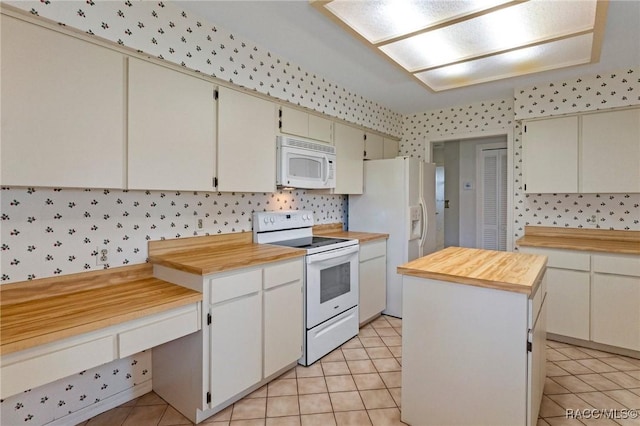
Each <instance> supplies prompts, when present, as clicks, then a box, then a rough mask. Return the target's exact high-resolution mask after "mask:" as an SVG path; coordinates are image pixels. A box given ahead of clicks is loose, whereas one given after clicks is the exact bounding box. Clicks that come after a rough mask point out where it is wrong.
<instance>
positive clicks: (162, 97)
mask: <svg viewBox="0 0 640 426" xmlns="http://www.w3.org/2000/svg"><path fill="white" fill-rule="evenodd" d="M214 89H215V88H214V86H213V84H212V83H211V82H208V81H205V80H201V79H199V78H196V77H193V76H190V75H187V74H184V73H181V72H178V71H174V70H171V69H169V68H165V67H161V66H159V65H155V64H152V63H150V62H145V61H142V60H139V59H135V58H130V59H129V123H128V125H129V145H128V154H129V156H128V171H129V173H128V182H129V184H128V187H129V188H130V189H156V190H163V189H164V190H192V191H213V190H214V187H213V177H214V176H215V163H216V158H215V147H216V140H215V133H216V129H215V126H216V111H215V110H216V104H215V100H214Z"/></svg>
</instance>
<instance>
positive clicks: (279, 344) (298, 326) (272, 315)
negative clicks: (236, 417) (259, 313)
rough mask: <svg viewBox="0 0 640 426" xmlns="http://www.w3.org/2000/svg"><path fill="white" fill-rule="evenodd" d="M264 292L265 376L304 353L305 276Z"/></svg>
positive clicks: (294, 360)
mask: <svg viewBox="0 0 640 426" xmlns="http://www.w3.org/2000/svg"><path fill="white" fill-rule="evenodd" d="M300 278H301V279H300V280H298V281H294V282H292V283H289V284H285V285H281V286H279V287H275V288H271V289H269V290H265V292H264V377H265V378H266V377H269V376H271V375H272V374H274V373H276V372H277V371H279V370H281V369H283V368H284V367H286V366H287V365H289V364H291V363H293V362H296V361H297V360H298V359H299V358H300V357H301V356H302V336H303V330H302V325H303V323H304V319H303V316H302V276H300Z"/></svg>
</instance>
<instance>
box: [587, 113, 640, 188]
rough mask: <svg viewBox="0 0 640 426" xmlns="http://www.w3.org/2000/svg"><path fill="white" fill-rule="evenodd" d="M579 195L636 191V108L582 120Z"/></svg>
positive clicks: (639, 163) (639, 118)
mask: <svg viewBox="0 0 640 426" xmlns="http://www.w3.org/2000/svg"><path fill="white" fill-rule="evenodd" d="M580 153H581V158H580V161H581V166H582V167H581V171H580V192H582V193H603V192H604V193H616V192H625V193H626V192H634V193H637V192H640V108H636V109H631V110H623V111H612V112H601V113H597V114H586V115H584V116H583V117H582V146H581V151H580Z"/></svg>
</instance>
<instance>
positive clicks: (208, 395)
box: [207, 392, 211, 404]
mask: <svg viewBox="0 0 640 426" xmlns="http://www.w3.org/2000/svg"><path fill="white" fill-rule="evenodd" d="M207 404H211V392H207Z"/></svg>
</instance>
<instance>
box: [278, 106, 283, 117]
mask: <svg viewBox="0 0 640 426" xmlns="http://www.w3.org/2000/svg"><path fill="white" fill-rule="evenodd" d="M278 118H282V108H280V109H279V110H278Z"/></svg>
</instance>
